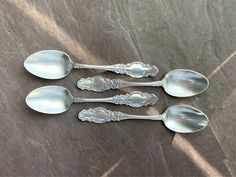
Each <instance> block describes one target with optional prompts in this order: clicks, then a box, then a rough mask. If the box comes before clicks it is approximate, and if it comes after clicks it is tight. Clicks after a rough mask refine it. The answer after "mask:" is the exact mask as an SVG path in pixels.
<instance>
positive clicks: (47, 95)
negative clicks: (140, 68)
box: [25, 86, 157, 114]
mask: <svg viewBox="0 0 236 177" xmlns="http://www.w3.org/2000/svg"><path fill="white" fill-rule="evenodd" d="M25 101H26V104H27V105H28V106H29V107H30V108H32V109H33V110H35V111H38V112H41V113H45V114H59V113H63V112H65V111H67V110H68V109H69V108H70V106H71V104H72V103H82V102H105V103H113V104H123V105H127V106H131V107H141V106H147V105H154V104H155V103H156V102H157V96H156V95H154V94H148V93H143V92H139V91H134V92H131V93H128V94H125V95H116V96H113V97H108V98H79V97H73V96H72V95H71V93H70V91H69V90H68V89H66V88H64V87H61V86H45V87H40V88H37V89H35V90H33V91H32V92H30V93H29V94H28V95H27V97H26V99H25Z"/></svg>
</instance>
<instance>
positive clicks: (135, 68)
mask: <svg viewBox="0 0 236 177" xmlns="http://www.w3.org/2000/svg"><path fill="white" fill-rule="evenodd" d="M110 71H113V72H115V73H118V74H127V75H129V76H131V77H134V78H141V77H149V76H152V77H154V76H155V75H157V73H158V72H159V69H158V68H157V67H156V66H155V65H149V64H144V63H142V62H132V63H128V64H116V65H113V67H112V68H111V69H110Z"/></svg>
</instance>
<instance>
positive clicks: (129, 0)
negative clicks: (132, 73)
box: [0, 0, 236, 176]
mask: <svg viewBox="0 0 236 177" xmlns="http://www.w3.org/2000/svg"><path fill="white" fill-rule="evenodd" d="M235 9H236V1H234V0H228V1H223V0H202V1H189V0H185V1H162V0H145V1H142V0H122V1H115V0H102V1H95V0H69V1H66V0H24V1H22V0H0V39H1V40H0V78H1V82H0V88H1V90H0V96H1V100H0V149H1V151H0V176H235V175H236V172H235V170H236V163H235V161H236V157H235V154H236V153H235V149H236V144H235V135H236V133H235V128H236V121H235V110H236V109H235V104H236V103H235V98H236V96H235V95H236V94H235V87H236V77H235V73H234V72H235V69H236V56H235V55H236V51H235V50H236V20H235V18H236V11H235ZM44 49H57V50H62V51H65V52H67V53H68V54H69V55H70V56H71V57H72V58H73V60H74V61H77V62H82V63H87V64H115V63H128V62H131V61H143V62H145V63H150V64H155V65H156V66H158V67H159V69H160V73H159V74H158V76H157V77H155V78H146V79H137V80H140V81H152V80H155V79H161V78H162V77H163V76H164V74H165V73H167V72H168V71H169V70H171V69H175V68H188V69H193V70H196V71H199V72H201V73H202V74H204V75H206V76H208V78H209V80H210V87H209V89H208V90H207V91H206V92H204V93H202V94H201V95H199V96H196V97H193V98H184V99H177V98H173V97H170V96H168V95H166V94H165V93H164V91H163V90H162V89H157V88H125V89H122V90H112V91H107V92H104V93H94V92H88V91H80V90H78V89H77V88H76V82H77V80H79V79H80V78H82V77H88V76H94V75H96V74H100V75H102V76H105V77H110V78H121V79H125V80H132V78H130V77H128V76H121V75H116V74H112V73H109V72H105V73H99V72H98V71H90V70H79V71H72V73H71V74H70V75H68V76H67V77H66V78H65V79H62V80H57V81H49V80H43V79H39V78H36V77H34V76H32V75H31V74H29V73H28V72H27V71H26V70H25V69H24V67H23V62H24V60H25V58H26V57H27V56H28V55H30V54H31V53H34V52H36V51H38V50H44ZM44 85H62V86H65V87H67V88H68V89H70V91H71V92H72V94H73V95H77V96H83V97H106V96H112V95H116V94H122V93H125V92H130V91H133V90H139V91H144V92H149V93H155V94H157V95H158V96H159V102H158V104H157V105H155V106H150V107H144V108H129V107H125V106H117V105H110V104H96V103H90V104H86V103H84V104H82V103H81V104H79V105H73V106H72V107H71V108H70V110H69V111H67V112H66V113H64V114H60V115H52V116H49V115H43V114H39V113H37V112H35V111H33V110H31V109H29V108H28V107H27V106H26V104H25V102H24V99H25V96H26V95H27V94H28V93H29V92H30V91H31V90H33V89H35V88H37V87H40V86H44ZM177 103H186V104H190V105H193V106H195V107H197V108H199V109H201V110H202V111H203V112H205V113H206V114H207V115H208V116H209V119H210V125H209V127H207V128H206V129H205V130H203V131H201V132H199V133H196V134H192V135H180V134H175V133H173V132H170V131H169V130H167V129H166V128H165V126H164V125H163V124H162V123H161V122H158V121H156V122H153V121H123V122H119V123H107V124H102V125H96V124H92V123H86V122H81V121H79V120H78V119H77V114H78V112H79V111H80V110H82V109H85V108H86V109H87V108H92V107H97V106H104V107H106V108H107V109H111V110H117V111H120V110H122V111H123V112H125V113H132V114H134V113H135V114H157V113H161V112H162V111H163V110H164V109H165V108H166V107H167V106H170V105H172V104H177Z"/></svg>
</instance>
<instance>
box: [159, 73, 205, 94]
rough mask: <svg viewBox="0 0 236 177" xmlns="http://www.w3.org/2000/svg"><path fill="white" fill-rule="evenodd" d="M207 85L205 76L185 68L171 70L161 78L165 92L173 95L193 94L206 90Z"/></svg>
mask: <svg viewBox="0 0 236 177" xmlns="http://www.w3.org/2000/svg"><path fill="white" fill-rule="evenodd" d="M208 86H209V81H208V79H207V78H206V77H205V76H203V75H202V74H200V73H198V72H196V71H192V70H187V69H175V70H172V71H170V72H168V73H167V74H166V75H165V77H164V78H163V80H162V87H163V88H164V90H165V92H166V93H168V94H169V95H171V96H175V97H190V96H195V95H198V94H200V93H202V92H204V91H205V90H207V88H208Z"/></svg>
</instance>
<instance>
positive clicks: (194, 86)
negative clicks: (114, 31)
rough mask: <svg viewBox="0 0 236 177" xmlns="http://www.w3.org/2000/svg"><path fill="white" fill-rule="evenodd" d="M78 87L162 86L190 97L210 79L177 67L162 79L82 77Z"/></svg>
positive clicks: (101, 88) (207, 84)
mask: <svg viewBox="0 0 236 177" xmlns="http://www.w3.org/2000/svg"><path fill="white" fill-rule="evenodd" d="M77 86H78V88H80V89H82V90H92V91H95V92H102V91H105V90H109V89H118V88H123V87H128V86H152V87H156V86H161V87H163V88H164V90H165V92H166V93H168V94H169V95H171V96H174V97H190V96H195V95H198V94H200V93H202V92H203V91H205V90H206V89H207V88H208V86H209V81H208V79H207V78H206V77H205V76H203V75H202V74H200V73H198V72H196V71H192V70H187V69H175V70H172V71H170V72H168V73H167V74H166V75H165V77H164V78H163V79H162V80H161V81H154V82H127V81H123V80H119V79H109V78H105V77H102V76H94V77H88V78H81V79H80V80H79V81H78V82H77Z"/></svg>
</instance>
